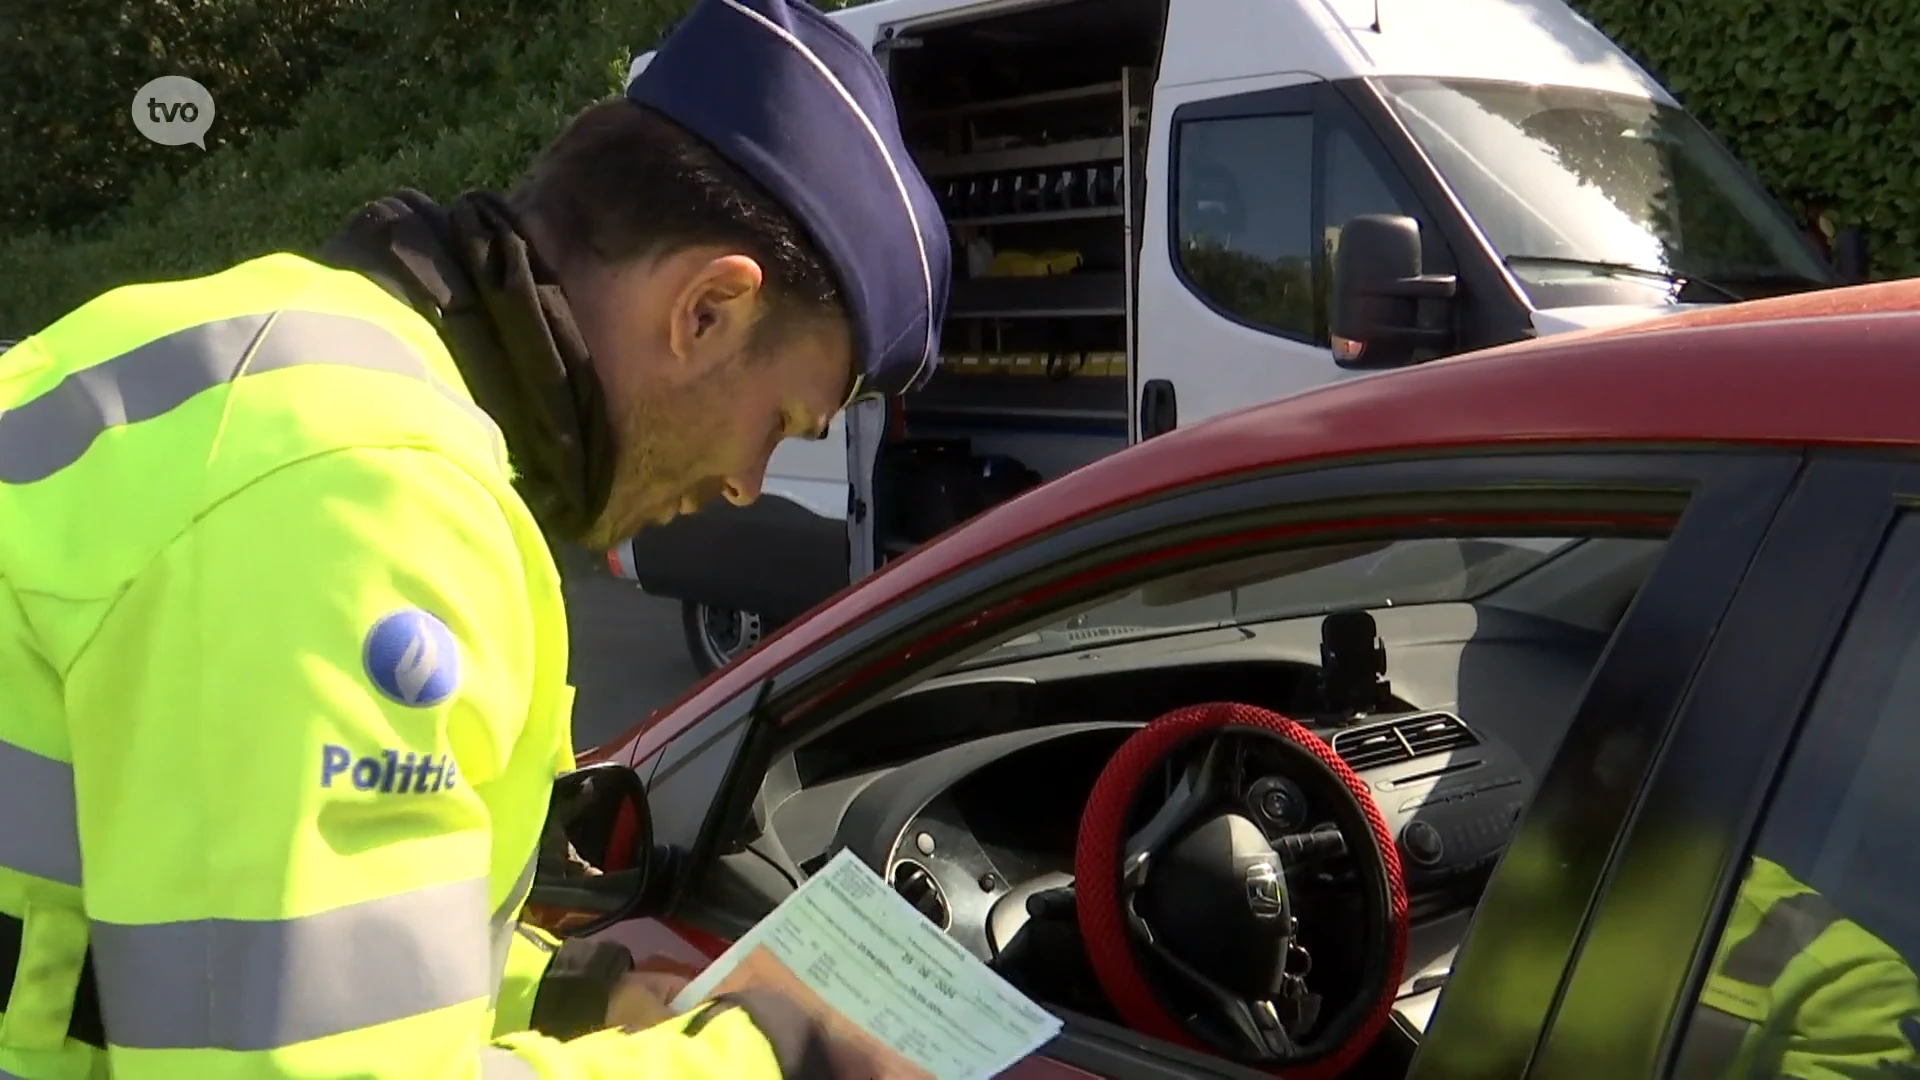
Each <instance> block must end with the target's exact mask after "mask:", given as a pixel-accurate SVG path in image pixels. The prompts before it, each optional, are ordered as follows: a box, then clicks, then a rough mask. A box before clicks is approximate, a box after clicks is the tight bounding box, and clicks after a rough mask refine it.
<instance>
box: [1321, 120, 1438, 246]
mask: <svg viewBox="0 0 1920 1080" xmlns="http://www.w3.org/2000/svg"><path fill="white" fill-rule="evenodd" d="M1321 168H1322V172H1323V173H1324V174H1325V176H1324V179H1323V180H1322V183H1321V191H1322V193H1323V198H1324V199H1325V200H1326V211H1325V213H1324V215H1323V216H1324V218H1325V220H1326V223H1327V224H1326V233H1325V236H1324V237H1323V238H1322V240H1323V243H1322V244H1321V249H1322V251H1323V252H1324V254H1325V264H1326V266H1327V267H1329V268H1330V267H1332V265H1333V257H1334V255H1335V253H1337V252H1338V251H1339V250H1340V230H1341V228H1342V227H1343V226H1345V225H1346V223H1347V222H1349V221H1352V220H1353V219H1354V218H1356V217H1359V216H1360V215H1362V214H1403V215H1405V216H1407V217H1410V218H1412V219H1414V220H1415V221H1418V222H1419V223H1420V237H1421V240H1422V244H1421V247H1422V249H1423V251H1422V254H1423V255H1424V256H1425V257H1426V263H1427V265H1426V266H1425V267H1424V269H1426V270H1429V271H1441V272H1446V271H1450V270H1451V269H1452V265H1451V263H1452V260H1451V259H1450V258H1448V256H1447V252H1446V250H1445V248H1444V246H1443V245H1442V244H1441V242H1440V240H1439V237H1438V236H1436V235H1435V233H1434V231H1433V225H1432V223H1431V222H1429V221H1427V220H1426V215H1425V214H1424V213H1422V212H1421V209H1420V207H1419V205H1418V204H1417V203H1416V202H1415V201H1414V200H1413V198H1412V197H1411V196H1410V195H1408V194H1407V193H1406V192H1405V189H1404V188H1402V187H1401V185H1399V184H1397V183H1395V182H1393V181H1392V180H1390V179H1388V177H1387V176H1386V175H1385V174H1384V173H1382V172H1381V168H1380V166H1379V165H1377V164H1375V162H1374V159H1373V158H1372V157H1371V156H1369V155H1368V154H1367V152H1366V151H1365V150H1364V149H1362V148H1361V145H1360V143H1359V141H1357V140H1356V139H1355V138H1354V135H1353V133H1352V132H1351V131H1350V130H1348V129H1347V128H1346V127H1342V126H1336V127H1334V128H1333V129H1332V130H1331V131H1329V132H1328V133H1327V138H1326V142H1325V143H1324V157H1323V161H1322V166H1321Z"/></svg>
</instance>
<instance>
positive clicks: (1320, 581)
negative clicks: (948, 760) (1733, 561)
mask: <svg viewBox="0 0 1920 1080" xmlns="http://www.w3.org/2000/svg"><path fill="white" fill-rule="evenodd" d="M1577 542H1578V540H1577V539H1576V538H1573V537H1485V538H1482V537H1474V538H1455V537H1428V538H1419V539H1410V540H1380V541H1361V542H1357V543H1352V544H1340V545H1335V546H1329V547H1317V548H1308V549H1304V550H1294V551H1285V552H1278V553H1275V554H1271V555H1260V556H1255V557H1253V558H1250V559H1242V560H1239V561H1236V562H1232V563H1227V564H1223V565H1218V566H1209V567H1204V568H1201V569H1198V570H1193V571H1191V572H1188V573H1183V574H1179V575H1176V576H1174V577H1171V578H1168V579H1165V580H1162V581H1155V582H1152V583H1150V584H1147V585H1142V586H1140V587H1139V588H1137V589H1131V590H1129V591H1127V592H1126V593H1124V594H1122V595H1120V596H1117V597H1114V598H1113V599H1110V600H1107V601H1104V602H1102V603H1100V604H1098V605H1096V606H1094V607H1091V608H1088V609H1086V610H1084V611H1080V612H1076V613H1074V614H1072V615H1069V616H1067V617H1065V618H1062V619H1060V620H1058V621H1057V622H1054V623H1052V624H1050V625H1049V626H1046V627H1043V628H1041V629H1040V630H1037V631H1035V632H1033V633H1030V634H1023V635H1021V636H1019V637H1016V638H1014V639H1012V640H1010V641H1007V642H1005V643H1003V644H1002V645H1001V646H1000V647H999V648H998V649H996V650H995V651H994V652H993V653H992V654H989V656H988V657H985V658H982V659H984V660H989V661H997V660H1002V659H1005V658H1006V657H1007V655H1009V654H1011V653H1020V654H1022V655H1027V656H1031V655H1035V654H1038V653H1041V652H1044V651H1048V650H1061V649H1071V648H1077V647H1079V643H1080V642H1082V641H1084V640H1086V639H1087V637H1088V635H1091V634H1094V633H1098V634H1099V636H1100V639H1101V640H1103V641H1108V642H1113V641H1118V640H1124V639H1126V638H1129V637H1138V636H1147V635H1153V634H1164V633H1169V632H1177V631H1179V630H1184V629H1195V628H1199V627H1204V626H1232V625H1243V626H1247V625H1253V624H1256V623H1263V622H1270V621H1272V620H1275V619H1289V618H1301V617H1304V616H1309V615H1322V614H1326V613H1328V612H1332V611H1343V610H1369V609H1374V608H1388V607H1395V606H1399V607H1406V606H1409V605H1414V604H1444V603H1457V602H1460V601H1465V600H1473V599H1476V598H1478V597H1481V596H1484V595H1486V594H1488V593H1491V592H1493V591H1494V590H1496V589H1499V588H1501V587H1502V586H1504V585H1506V584H1508V583H1509V582H1512V581H1515V580H1517V579H1518V578H1520V577H1521V576H1522V575H1524V574H1526V573H1528V572H1529V571H1531V570H1533V569H1535V568H1536V567H1539V566H1541V565H1542V564H1544V563H1546V562H1548V561H1549V560H1552V559H1554V558H1555V557H1556V556H1558V555H1559V554H1561V553H1562V552H1564V551H1566V550H1567V549H1568V548H1569V547H1571V546H1572V545H1574V544H1575V543H1577ZM1622 542H1623V543H1624V542H1626V541H1622ZM1076 631H1077V632H1078V633H1075V632H1076ZM976 662H979V661H976Z"/></svg>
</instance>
